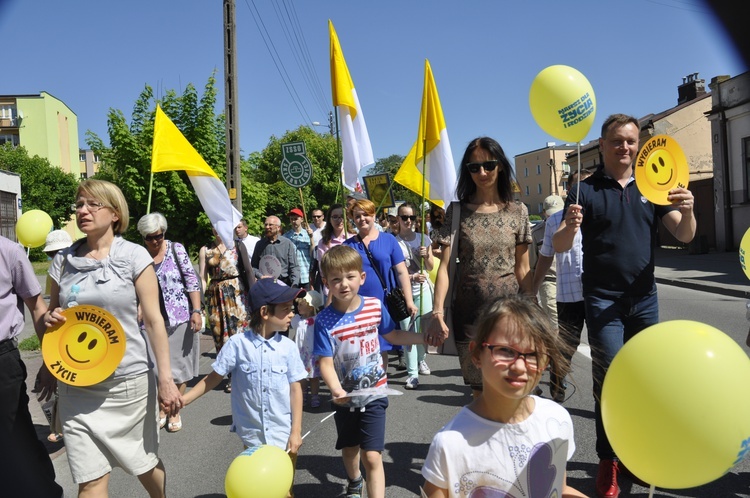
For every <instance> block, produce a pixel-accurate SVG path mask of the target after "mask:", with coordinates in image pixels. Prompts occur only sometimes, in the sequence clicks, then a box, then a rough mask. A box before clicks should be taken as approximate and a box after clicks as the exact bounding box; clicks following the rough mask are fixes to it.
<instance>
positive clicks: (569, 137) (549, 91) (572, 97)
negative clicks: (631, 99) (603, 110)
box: [529, 65, 596, 142]
mask: <svg viewBox="0 0 750 498" xmlns="http://www.w3.org/2000/svg"><path fill="white" fill-rule="evenodd" d="M529 107H531V114H532V116H534V120H535V121H536V123H537V124H538V125H539V126H540V127H541V128H542V129H543V130H544V131H546V132H547V133H549V134H550V135H552V136H553V137H555V138H558V139H560V140H564V141H566V142H580V141H581V140H583V139H584V138H585V137H586V134H587V133H588V132H589V130H590V129H591V125H593V124H594V117H595V116H596V97H595V96H594V89H593V88H591V84H590V83H589V81H588V80H587V79H586V77H585V76H584V75H583V74H581V73H580V72H579V71H578V70H577V69H574V68H572V67H570V66H563V65H557V66H549V67H547V68H545V69H543V70H542V71H540V72H539V74H537V75H536V78H534V81H533V82H532V83H531V90H530V91H529Z"/></svg>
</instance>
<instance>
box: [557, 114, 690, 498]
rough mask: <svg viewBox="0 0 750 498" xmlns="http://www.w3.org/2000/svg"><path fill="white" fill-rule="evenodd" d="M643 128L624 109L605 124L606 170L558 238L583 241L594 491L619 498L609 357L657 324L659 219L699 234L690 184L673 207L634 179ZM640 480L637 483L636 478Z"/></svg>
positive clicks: (573, 203) (680, 232)
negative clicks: (609, 411)
mask: <svg viewBox="0 0 750 498" xmlns="http://www.w3.org/2000/svg"><path fill="white" fill-rule="evenodd" d="M639 134H640V125H639V123H638V120H637V119H636V118H634V117H632V116H626V115H624V114H614V115H612V116H609V117H608V118H607V119H606V120H605V121H604V124H603V125H602V134H601V138H600V139H599V147H600V150H601V153H602V156H603V159H604V164H603V167H601V168H600V169H598V170H597V171H596V172H595V173H594V174H593V175H592V176H590V177H589V178H587V179H586V180H583V181H581V182H580V183H579V185H580V194H579V193H578V189H577V188H576V189H574V190H573V191H571V192H570V193H569V195H568V198H567V201H566V204H565V214H564V215H563V222H562V223H561V224H560V227H559V228H558V230H557V232H556V233H555V235H554V236H553V239H552V244H553V246H554V248H555V251H556V252H564V251H567V250H569V249H570V248H571V247H572V245H573V238H574V236H575V234H576V233H577V232H578V230H579V229H580V230H581V234H582V246H583V254H584V258H583V275H582V283H583V300H584V303H585V313H586V328H587V331H588V337H589V345H590V346H591V361H592V375H593V379H594V409H595V410H594V414H595V421H596V452H597V454H598V456H599V470H598V473H597V477H596V493H597V496H599V497H602V498H616V497H617V496H619V493H620V488H619V485H618V483H617V475H618V473H619V472H620V471H622V472H624V473H625V474H626V475H629V476H630V477H631V479H632V478H633V476H632V474H630V473H629V472H628V471H627V469H625V468H624V466H623V465H622V464H619V462H618V461H617V455H615V453H614V451H613V449H612V446H611V445H610V443H609V440H608V439H607V435H606V433H605V432H604V426H603V424H602V417H601V406H600V404H599V400H600V397H601V392H602V383H603V381H604V376H605V374H606V373H607V369H608V368H609V365H610V363H611V362H612V359H613V358H614V356H615V355H616V354H617V352H618V351H619V350H620V348H621V347H622V345H623V343H624V342H626V341H627V340H628V339H630V338H631V337H633V336H634V335H635V334H637V333H638V332H640V331H641V330H643V329H645V328H646V327H649V326H651V325H654V324H656V323H658V322H659V306H658V301H657V296H656V281H655V279H654V246H655V243H656V229H657V225H658V223H659V219H661V220H662V222H663V223H664V226H665V227H666V228H667V229H668V230H669V231H670V232H671V233H672V234H673V235H674V236H675V237H676V238H677V240H679V241H681V242H684V243H688V242H690V241H691V240H692V239H693V236H695V228H696V225H695V217H694V216H693V204H694V198H693V194H692V193H691V192H690V191H689V190H687V189H685V188H676V189H672V190H670V191H669V195H668V197H667V199H668V200H669V201H670V202H671V203H672V204H671V205H669V206H657V205H654V204H652V203H651V202H650V201H648V200H647V199H646V198H645V197H643V195H641V192H640V191H639V190H638V186H637V185H636V183H635V179H634V177H633V162H634V160H635V158H636V156H637V155H638V139H639ZM636 482H637V481H636Z"/></svg>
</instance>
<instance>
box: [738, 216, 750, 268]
mask: <svg viewBox="0 0 750 498" xmlns="http://www.w3.org/2000/svg"><path fill="white" fill-rule="evenodd" d="M749 258H750V228H748V229H747V231H746V232H745V235H743V236H742V241H741V242H740V265H741V266H742V271H744V272H745V276H746V277H747V278H750V260H749Z"/></svg>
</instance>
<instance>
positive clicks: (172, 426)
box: [167, 417, 182, 432]
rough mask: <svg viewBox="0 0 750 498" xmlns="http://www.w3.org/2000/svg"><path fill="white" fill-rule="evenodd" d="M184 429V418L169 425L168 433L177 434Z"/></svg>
mask: <svg viewBox="0 0 750 498" xmlns="http://www.w3.org/2000/svg"><path fill="white" fill-rule="evenodd" d="M180 429H182V417H180V418H179V420H177V422H170V423H168V424H167V432H177V431H179V430H180Z"/></svg>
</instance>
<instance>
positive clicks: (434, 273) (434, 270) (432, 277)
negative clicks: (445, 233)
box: [427, 258, 440, 285]
mask: <svg viewBox="0 0 750 498" xmlns="http://www.w3.org/2000/svg"><path fill="white" fill-rule="evenodd" d="M432 259H433V260H434V261H435V265H434V266H433V267H432V270H430V271H429V272H427V275H428V276H429V277H430V281H431V282H432V285H435V280H437V271H438V268H439V267H440V259H438V258H432Z"/></svg>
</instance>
